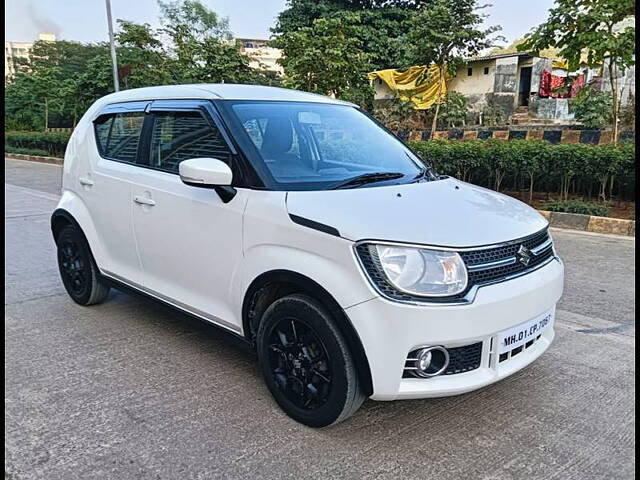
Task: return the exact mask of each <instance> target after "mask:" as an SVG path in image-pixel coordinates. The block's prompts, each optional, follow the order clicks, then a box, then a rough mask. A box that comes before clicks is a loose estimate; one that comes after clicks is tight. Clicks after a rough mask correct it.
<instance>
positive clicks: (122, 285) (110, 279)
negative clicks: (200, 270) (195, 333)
mask: <svg viewBox="0 0 640 480" xmlns="http://www.w3.org/2000/svg"><path fill="white" fill-rule="evenodd" d="M100 275H101V277H102V280H104V281H105V283H107V284H108V285H109V286H110V287H113V288H115V289H117V290H121V291H123V292H126V293H129V294H132V295H134V296H140V297H144V298H148V299H151V300H155V301H157V302H160V303H162V304H163V305H165V306H167V307H169V308H171V309H172V310H175V311H177V312H180V313H182V314H185V315H187V316H189V317H190V318H192V319H194V320H198V321H200V322H204V323H207V324H209V325H213V326H215V327H217V328H219V329H221V330H222V331H224V332H226V333H231V334H232V335H233V336H234V337H236V338H238V339H240V340H242V342H243V343H245V344H246V345H247V346H251V345H252V344H251V342H249V341H248V340H247V339H246V338H245V336H244V335H243V334H242V333H240V332H239V331H237V330H234V329H233V328H232V327H231V326H227V325H225V322H223V321H222V320H219V319H218V318H216V317H213V316H209V315H206V314H204V313H197V312H194V311H192V310H189V309H187V308H186V307H183V306H181V305H178V304H176V303H175V302H173V301H171V300H170V299H165V298H164V297H161V296H159V295H158V294H156V293H152V292H149V291H147V290H146V289H144V288H143V287H142V286H138V285H132V284H130V283H128V282H126V281H125V280H124V279H120V278H119V277H118V278H116V275H115V274H111V273H109V272H105V271H102V272H100Z"/></svg>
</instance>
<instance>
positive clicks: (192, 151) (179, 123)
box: [151, 112, 231, 173]
mask: <svg viewBox="0 0 640 480" xmlns="http://www.w3.org/2000/svg"><path fill="white" fill-rule="evenodd" d="M200 157H210V158H217V159H218V160H222V161H224V162H227V163H230V160H231V152H230V151H229V148H228V147H227V144H226V143H225V141H224V139H223V138H222V135H221V134H220V131H219V130H218V129H217V128H216V127H215V126H212V125H211V124H210V123H209V122H208V121H207V120H206V119H205V118H204V117H203V116H202V115H200V114H199V113H196V112H167V113H157V114H155V121H154V123H153V132H152V134H151V166H152V167H154V168H159V169H162V170H167V171H169V172H176V173H177V172H178V165H179V164H180V162H182V161H183V160H188V159H190V158H200Z"/></svg>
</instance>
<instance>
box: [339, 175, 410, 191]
mask: <svg viewBox="0 0 640 480" xmlns="http://www.w3.org/2000/svg"><path fill="white" fill-rule="evenodd" d="M402 177H404V173H400V172H372V173H363V174H362V175H358V176H356V177H353V178H350V179H348V180H345V181H344V182H341V183H339V184H337V185H335V186H334V187H333V189H334V190H335V189H338V188H346V187H355V186H357V185H364V184H365V183H374V182H382V181H384V180H393V179H395V178H402Z"/></svg>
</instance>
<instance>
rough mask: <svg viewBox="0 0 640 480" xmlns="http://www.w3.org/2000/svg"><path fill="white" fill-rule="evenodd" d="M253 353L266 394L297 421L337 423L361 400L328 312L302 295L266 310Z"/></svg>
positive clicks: (345, 348)
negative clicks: (257, 360)
mask: <svg viewBox="0 0 640 480" xmlns="http://www.w3.org/2000/svg"><path fill="white" fill-rule="evenodd" d="M257 350H258V359H259V362H260V368H261V370H262V374H263V376H264V379H265V382H266V384H267V387H268V388H269V391H270V392H271V394H272V395H273V397H274V398H275V400H276V402H277V403H278V405H280V407H281V408H282V410H284V412H285V413H286V414H287V415H289V416H290V417H291V418H293V419H294V420H297V421H298V422H300V423H303V424H305V425H307V426H310V427H316V428H319V427H326V426H328V425H333V424H336V423H339V422H341V421H343V420H345V419H347V418H349V417H350V416H351V415H353V414H354V413H355V412H356V411H357V410H358V408H360V405H362V402H363V401H364V400H365V395H364V393H363V391H362V387H361V386H360V382H359V380H358V374H357V371H356V367H355V364H354V361H353V357H352V355H351V352H350V351H349V348H348V346H347V342H346V340H345V338H344V336H343V335H342V333H341V332H340V330H339V329H338V327H337V326H336V323H335V320H334V319H333V318H332V316H331V314H330V313H329V312H328V311H327V310H326V309H325V308H324V307H323V306H322V305H321V304H320V303H319V302H317V301H316V300H314V299H313V298H311V297H309V296H307V295H302V294H292V295H288V296H286V297H283V298H281V299H279V300H276V301H275V302H273V304H271V305H270V306H269V307H268V308H267V310H266V311H265V313H264V315H263V317H262V321H261V322H260V327H259V328H258V335H257Z"/></svg>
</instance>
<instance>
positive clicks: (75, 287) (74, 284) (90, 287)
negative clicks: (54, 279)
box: [56, 225, 109, 305]
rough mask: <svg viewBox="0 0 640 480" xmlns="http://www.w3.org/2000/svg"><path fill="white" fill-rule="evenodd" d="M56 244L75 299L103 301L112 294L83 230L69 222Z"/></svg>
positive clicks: (65, 281)
mask: <svg viewBox="0 0 640 480" xmlns="http://www.w3.org/2000/svg"><path fill="white" fill-rule="evenodd" d="M56 244H57V247H58V269H59V271H60V278H62V283H63V284H64V288H65V289H66V290H67V293H68V294H69V296H70V297H71V298H72V300H73V301H74V302H76V303H79V304H80V305H93V304H96V303H101V302H103V301H104V300H105V299H106V298H107V296H108V295H109V286H108V285H106V284H105V283H104V281H103V280H102V279H101V277H100V273H99V271H98V267H97V266H96V264H95V262H94V260H93V256H92V255H91V251H90V250H89V245H88V244H87V241H86V239H85V238H84V235H83V233H82V232H81V231H80V230H79V229H78V228H77V227H75V226H73V225H68V226H66V227H64V228H63V229H62V231H61V232H60V234H59V235H58V238H57V241H56Z"/></svg>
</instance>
